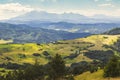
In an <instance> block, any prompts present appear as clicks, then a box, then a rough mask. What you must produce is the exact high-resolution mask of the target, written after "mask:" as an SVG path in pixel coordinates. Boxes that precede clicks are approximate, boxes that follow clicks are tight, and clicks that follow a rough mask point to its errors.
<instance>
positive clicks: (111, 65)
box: [104, 56, 120, 77]
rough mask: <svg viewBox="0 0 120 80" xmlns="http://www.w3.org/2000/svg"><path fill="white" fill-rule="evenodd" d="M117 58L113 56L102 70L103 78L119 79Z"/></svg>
mask: <svg viewBox="0 0 120 80" xmlns="http://www.w3.org/2000/svg"><path fill="white" fill-rule="evenodd" d="M119 60H120V59H119V57H117V56H113V57H112V58H111V59H110V61H109V62H108V64H107V65H106V66H105V68H104V77H120V61H119Z"/></svg>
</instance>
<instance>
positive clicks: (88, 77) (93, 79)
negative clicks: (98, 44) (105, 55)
mask: <svg viewBox="0 0 120 80" xmlns="http://www.w3.org/2000/svg"><path fill="white" fill-rule="evenodd" d="M75 80H120V78H104V77H103V70H98V71H97V72H94V73H90V72H84V73H83V74H81V75H78V76H75Z"/></svg>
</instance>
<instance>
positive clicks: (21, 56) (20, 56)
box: [18, 53, 26, 58]
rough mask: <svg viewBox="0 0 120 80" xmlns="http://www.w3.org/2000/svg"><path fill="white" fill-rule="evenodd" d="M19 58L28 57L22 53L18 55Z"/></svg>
mask: <svg viewBox="0 0 120 80" xmlns="http://www.w3.org/2000/svg"><path fill="white" fill-rule="evenodd" d="M18 57H19V58H26V55H25V54H21V53H20V54H18Z"/></svg>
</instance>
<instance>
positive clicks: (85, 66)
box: [70, 61, 90, 75]
mask: <svg viewBox="0 0 120 80" xmlns="http://www.w3.org/2000/svg"><path fill="white" fill-rule="evenodd" d="M89 67H90V65H89V63H88V62H85V61H83V62H79V63H73V64H71V67H70V69H71V72H72V74H73V75H79V74H82V73H83V72H86V71H88V70H89Z"/></svg>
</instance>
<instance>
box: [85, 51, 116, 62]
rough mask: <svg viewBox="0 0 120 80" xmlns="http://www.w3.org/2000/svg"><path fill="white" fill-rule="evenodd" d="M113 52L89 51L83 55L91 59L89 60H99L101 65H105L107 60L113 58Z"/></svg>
mask: <svg viewBox="0 0 120 80" xmlns="http://www.w3.org/2000/svg"><path fill="white" fill-rule="evenodd" d="M113 54H114V52H113V51H112V50H107V51H98V50H95V51H89V52H86V53H85V54H84V55H85V56H87V57H89V58H91V59H96V60H100V61H102V62H103V63H107V62H108V60H109V58H110V57H111V56H113Z"/></svg>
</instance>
